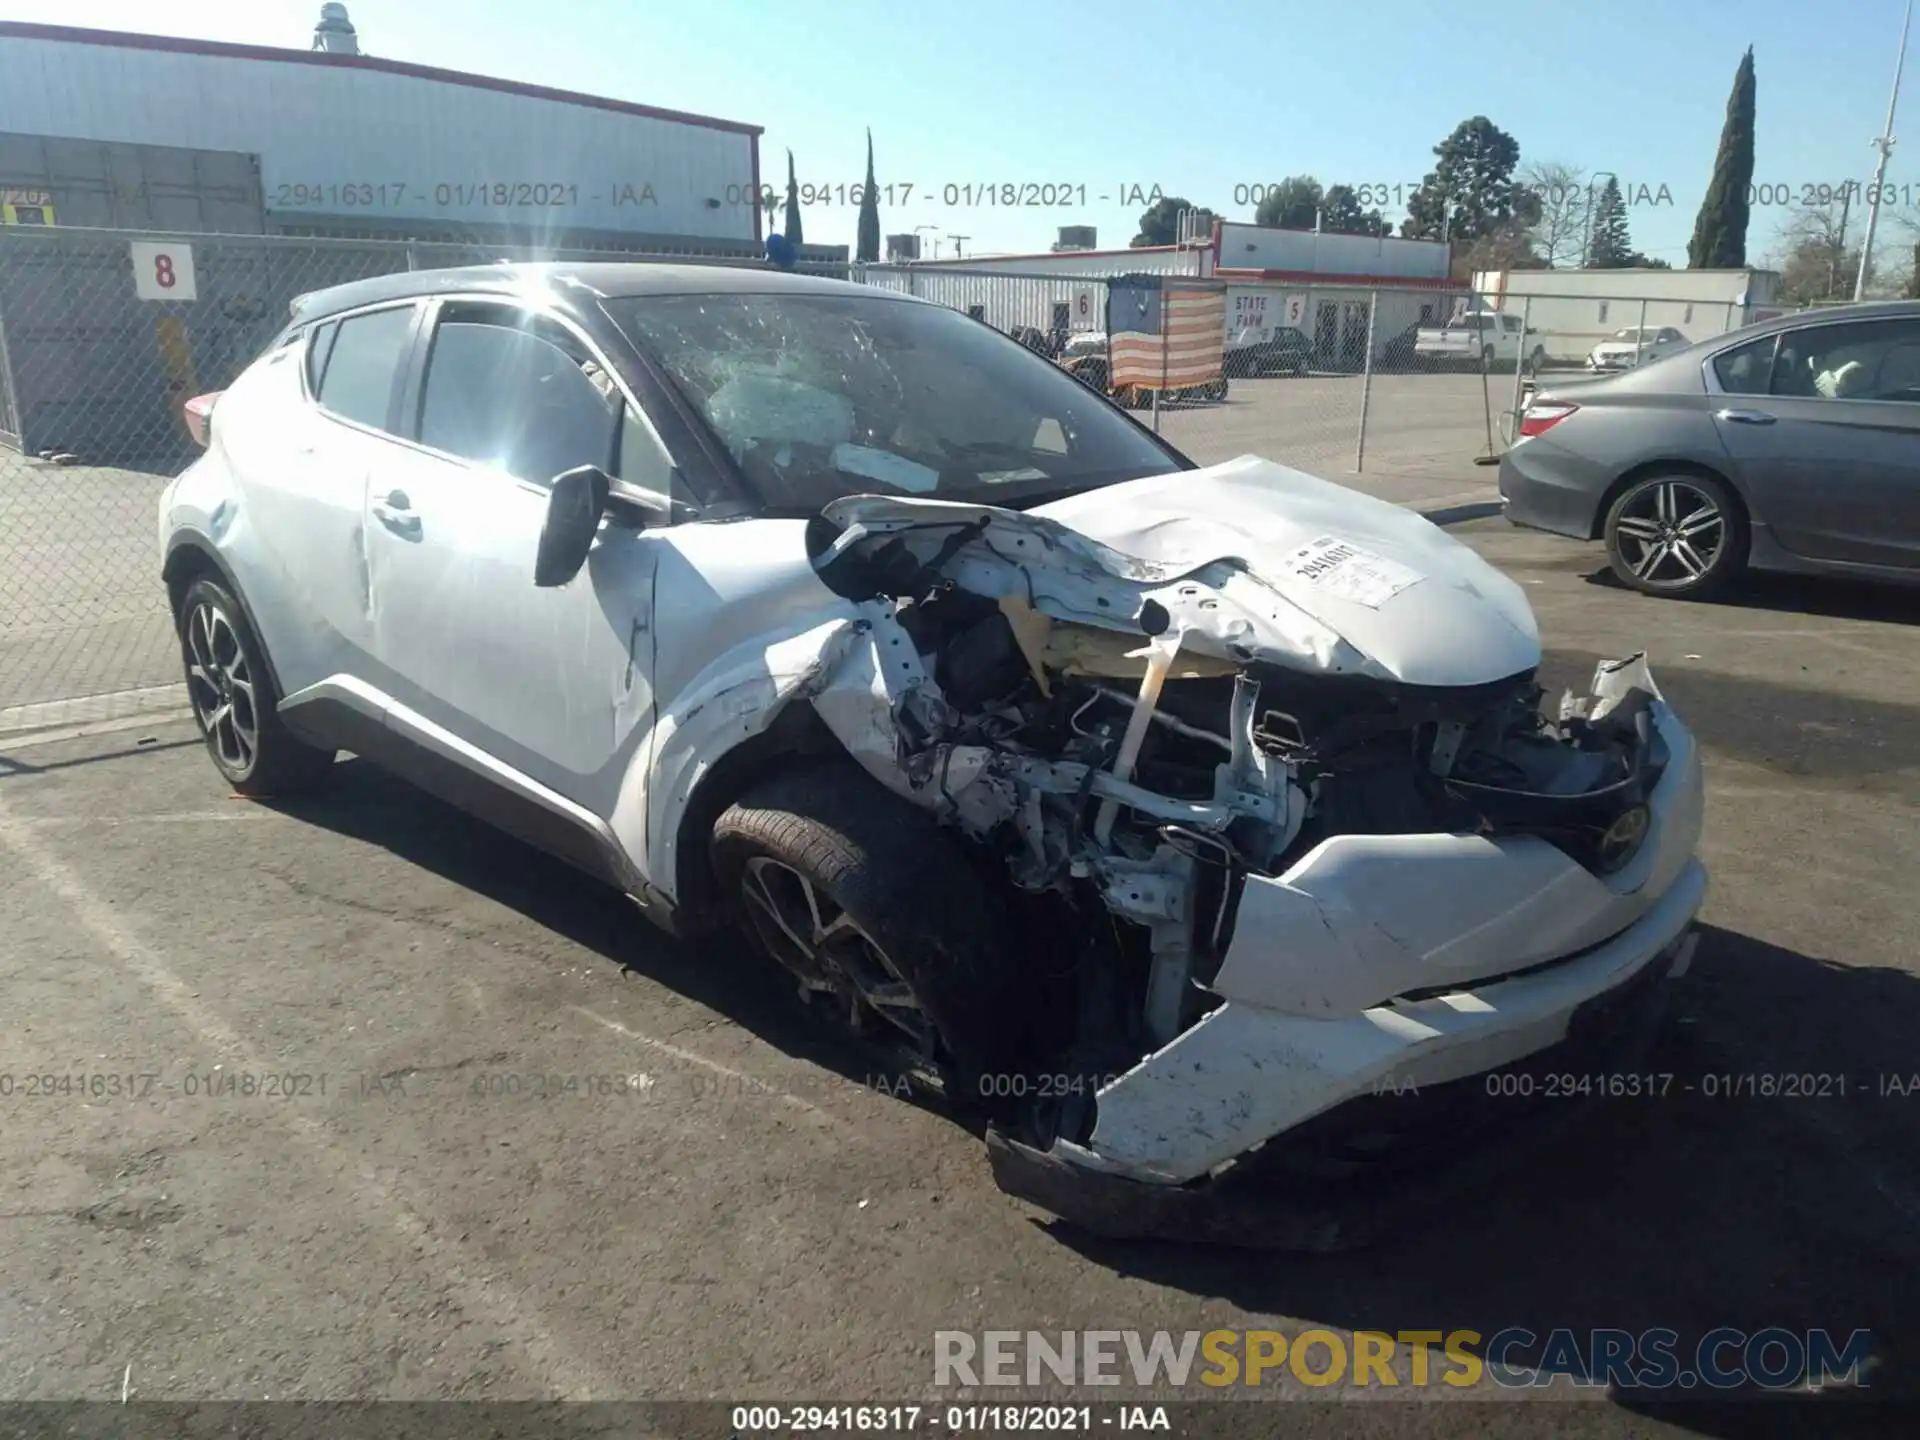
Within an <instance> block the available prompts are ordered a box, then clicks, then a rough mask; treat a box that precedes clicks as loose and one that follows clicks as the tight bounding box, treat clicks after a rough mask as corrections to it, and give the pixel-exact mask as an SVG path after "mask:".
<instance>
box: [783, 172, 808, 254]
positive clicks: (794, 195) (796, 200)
mask: <svg viewBox="0 0 1920 1440" xmlns="http://www.w3.org/2000/svg"><path fill="white" fill-rule="evenodd" d="M805 239H806V235H805V234H804V233H803V232H802V230H801V228H800V182H799V181H798V180H796V179H794V176H793V152H792V151H791V150H789V151H787V243H788V244H789V245H799V244H801V243H802V242H803V241H804V240H805Z"/></svg>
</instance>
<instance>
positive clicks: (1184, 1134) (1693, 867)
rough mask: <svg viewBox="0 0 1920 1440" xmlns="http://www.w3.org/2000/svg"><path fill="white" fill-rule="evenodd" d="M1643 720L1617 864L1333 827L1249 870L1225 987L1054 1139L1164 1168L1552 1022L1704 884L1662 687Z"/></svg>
mask: <svg viewBox="0 0 1920 1440" xmlns="http://www.w3.org/2000/svg"><path fill="white" fill-rule="evenodd" d="M1656 728H1657V730H1658V733H1659V735H1660V738H1661V740H1662V742H1663V743H1664V744H1665V746H1666V749H1667V765H1666V769H1665V771H1664V773H1663V774H1662V775H1661V778H1660V782H1659V784H1658V785H1657V786H1656V788H1655V790H1654V793H1653V795H1652V796H1651V797H1650V799H1649V803H1648V808H1649V810H1650V811H1651V812H1652V825H1651V827H1650V829H1649V832H1648V835H1647V837H1646V840H1645V841H1644V842H1643V844H1642V846H1641V848H1640V851H1639V852H1638V854H1637V855H1636V856H1635V858H1634V860H1633V861H1632V862H1631V863H1630V864H1629V865H1628V866H1627V867H1626V868H1625V869H1624V870H1622V871H1621V872H1619V873H1618V874H1615V875H1611V876H1607V877H1605V878H1602V877H1600V876H1596V875H1594V874H1592V873H1591V872H1589V871H1587V870H1585V869H1583V868H1582V867H1581V866H1579V865H1578V864H1576V863H1575V862H1574V861H1573V860H1571V859H1569V858H1568V857H1566V856H1565V855H1563V854H1562V853H1561V852H1560V851H1558V850H1556V849H1554V848H1553V847H1552V846H1551V845H1548V844H1547V843H1546V842H1545V841H1542V840H1537V839H1534V838H1533V837H1514V838H1511V839H1500V840H1494V839H1489V838H1487V837H1484V836H1465V835H1417V836H1338V837H1335V838H1334V839H1332V840H1329V841H1326V842H1324V843H1323V844H1321V845H1320V846H1317V847H1316V848H1315V849H1314V850H1313V851H1312V852H1310V853H1309V854H1308V855H1307V856H1305V857H1304V858H1303V859H1302V860H1301V861H1300V862H1299V863H1298V864H1296V865H1295V866H1294V867H1293V868H1292V869H1291V870H1289V871H1288V872H1287V873H1286V874H1285V875H1283V876H1280V877H1278V878H1277V879H1265V878H1262V877H1257V876H1256V877H1252V878H1250V879H1249V880H1248V883H1247V893H1246V896H1245V897H1244V899H1243V900H1242V903H1241V909H1240V915H1239V919H1238V921H1237V923H1236V928H1235V936H1234V941H1233V944H1232V946H1231V947H1230V948H1229V950H1228V953H1227V956H1226V959H1225V961H1224V962H1223V963H1222V965H1221V968H1220V971H1219V973H1218V975H1216V976H1215V978H1214V982H1213V985H1212V987H1211V988H1212V989H1213V990H1215V991H1216V992H1217V993H1218V994H1219V995H1221V996H1222V997H1223V998H1224V999H1225V1001H1226V1003H1225V1004H1223V1005H1221V1006H1220V1007H1219V1008H1218V1009H1216V1010H1214V1011H1213V1012H1212V1013H1211V1014H1209V1015H1208V1016H1207V1017H1206V1018H1205V1019H1203V1020H1202V1021H1201V1022H1200V1023H1199V1024H1197V1025H1195V1026H1194V1027H1193V1028H1192V1029H1190V1030H1188V1031H1186V1032H1185V1033H1183V1034H1182V1035H1180V1036H1179V1037H1178V1038H1176V1039H1175V1040H1173V1041H1172V1042H1171V1043H1169V1044H1168V1045H1167V1046H1165V1047H1164V1048H1163V1049H1161V1050H1159V1051H1157V1052H1155V1053H1154V1054H1152V1055H1150V1056H1148V1057H1147V1058H1146V1059H1145V1060H1143V1061H1141V1062H1140V1064H1138V1065H1136V1066H1135V1067H1134V1068H1133V1069H1131V1070H1129V1071H1128V1072H1127V1073H1126V1074H1124V1075H1122V1076H1120V1077H1119V1078H1118V1079H1116V1080H1114V1081H1113V1082H1112V1083H1111V1084H1109V1085H1108V1086H1107V1087H1106V1088H1104V1089H1103V1090H1102V1091H1101V1092H1100V1095H1099V1107H1098V1115H1097V1120H1096V1123H1095V1126H1094V1130H1093V1133H1092V1135H1091V1137H1090V1138H1089V1140H1088V1143H1087V1144H1086V1145H1084V1146H1083V1145H1075V1144H1072V1143H1070V1142H1067V1141H1059V1142H1056V1144H1055V1146H1054V1150H1053V1154H1054V1156H1055V1157H1056V1158H1058V1159H1060V1160H1063V1161H1065V1162H1067V1163H1069V1164H1073V1165H1078V1166H1080V1167H1082V1168H1084V1169H1088V1170H1094V1171H1101V1172H1106V1173H1110V1174H1117V1175H1124V1176H1128V1177H1130V1178H1132V1179H1136V1180H1145V1181H1157V1182H1161V1183H1174V1184H1178V1183H1182V1182H1185V1181H1188V1180H1192V1179H1196V1178H1198V1177H1199V1176H1202V1175H1205V1174H1207V1173H1208V1172H1209V1171H1211V1170H1213V1169H1215V1168H1216V1167H1218V1166H1219V1165H1221V1164H1223V1163H1225V1162H1226V1161H1228V1160H1231V1159H1233V1158H1234V1157H1235V1156H1237V1155H1240V1154H1242V1153H1244V1152H1245V1151H1247V1150H1249V1149H1251V1148H1252V1147H1254V1146H1256V1145H1259V1144H1260V1143H1262V1142H1263V1141H1266V1140H1268V1139H1271V1138H1272V1137H1273V1136H1275V1135H1278V1134H1280V1133H1281V1132H1283V1131H1285V1130H1288V1129H1290V1128H1292V1127H1293V1126H1295V1125H1298V1124H1300V1123H1301V1122H1302V1121H1305V1120H1307V1119H1310V1118H1311V1117H1313V1116H1315V1115H1318V1114H1321V1113H1323V1112H1325V1111H1327V1110H1330V1109H1332V1108H1333V1107H1334V1106H1336V1105H1339V1104H1342V1103H1343V1102H1345V1101H1348V1100H1354V1099H1358V1098H1360V1097H1362V1096H1365V1095H1370V1094H1377V1093H1382V1092H1385V1091H1388V1090H1396V1091H1397V1090H1404V1089H1405V1088H1406V1087H1408V1086H1416V1087H1424V1086H1429V1085H1438V1084H1442V1083H1445V1082H1446V1081H1449V1080H1458V1079H1461V1078H1463V1077H1466V1076H1470V1075H1475V1074H1478V1073H1481V1072H1483V1071H1487V1070H1492V1069H1496V1068H1498V1067H1500V1066H1503V1065H1507V1064H1511V1063H1512V1062H1514V1061H1516V1060H1519V1059H1521V1058H1522V1057H1524V1056H1527V1055H1530V1054H1533V1053H1534V1052H1536V1051H1538V1050H1542V1049H1545V1048H1546V1047H1548V1046H1550V1045H1553V1044H1556V1043H1557V1042H1559V1041H1560V1040H1562V1039H1564V1038H1565V1037H1566V1034H1567V1026H1568V1022H1569V1021H1570V1020H1571V1018H1572V1016H1573V1014H1574V1012H1575V1011H1576V1010H1577V1009H1579V1008H1580V1007H1581V1006H1582V1005H1584V1004H1586V1003H1587V1002H1588V1001H1591V1000H1594V999H1597V998H1598V997H1600V996H1602V995H1605V994H1606V993H1608V992H1609V991H1611V990H1613V989H1615V988H1616V987H1618V986H1620V985H1623V984H1625V983H1626V982H1627V981H1629V980H1631V979H1632V978H1633V977H1634V976H1635V975H1636V974H1638V973H1639V972H1640V971H1641V970H1643V969H1644V968H1645V967H1646V966H1647V965H1649V964H1650V963H1652V962H1653V961H1654V960H1655V959H1657V958H1658V957H1659V956H1661V955H1662V954H1664V953H1666V952H1668V951H1670V950H1672V949H1674V948H1675V947H1676V946H1677V945H1678V944H1679V943H1680V941H1681V940H1682V939H1683V937H1684V936H1685V935H1686V933H1687V930H1688V928H1689V926H1690V925H1691V923H1692V921H1693V917H1694V915H1695V913H1696V912H1697V911H1698V910H1699V908H1700V904H1701V901H1702V900H1703V899H1704V898H1705V895H1706V888H1707V876H1706V871H1705V869H1704V868H1703V867H1702V866H1701V864H1700V863H1699V861H1698V860H1697V859H1696V858H1694V850H1695V847H1696V845H1697V844H1698V841H1699V836H1700V827H1701V819H1702V810H1703V806H1702V791H1703V786H1702V781H1701V774H1700V762H1699V756H1698V753H1697V750H1696V747H1695V744H1694V741H1693V738H1692V736H1691V735H1690V734H1689V733H1688V731H1687V730H1686V727H1685V726H1684V725H1682V724H1681V723H1680V722H1679V720H1678V719H1677V718H1676V717H1674V715H1673V714H1672V712H1671V711H1669V710H1668V709H1667V708H1666V707H1665V706H1664V705H1660V706H1659V707H1658V710H1657V714H1656ZM1561 956H1571V957H1573V958H1570V959H1565V960H1561V959H1559V957H1561ZM1534 967H1540V968H1534ZM1529 970H1530V971H1531V973H1522V974H1516V973H1515V972H1519V971H1529ZM1502 976H1505V977H1508V978H1498V977H1502ZM1436 990H1437V991H1439V992H1440V993H1436V994H1432V996H1431V998H1428V999H1422V1000H1415V1001H1408V1000H1404V999H1397V998H1395V997H1401V996H1405V995H1407V994H1409V993H1415V992H1429V993H1430V992H1435V991H1436Z"/></svg>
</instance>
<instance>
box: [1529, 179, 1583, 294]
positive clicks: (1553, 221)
mask: <svg viewBox="0 0 1920 1440" xmlns="http://www.w3.org/2000/svg"><path fill="white" fill-rule="evenodd" d="M1516 188H1517V189H1520V190H1524V191H1526V192H1527V193H1528V194H1529V195H1531V196H1532V197H1533V201H1534V204H1535V205H1536V206H1537V207H1538V208H1537V214H1538V216H1539V218H1538V219H1536V220H1535V221H1534V222H1533V223H1532V224H1531V225H1530V226H1528V227H1527V238H1528V239H1529V240H1530V241H1531V242H1532V243H1533V251H1534V253H1535V254H1536V255H1538V256H1539V257H1540V259H1541V260H1542V261H1543V262H1545V263H1546V265H1547V266H1548V267H1549V268H1553V269H1558V268H1560V267H1561V266H1578V265H1581V264H1583V263H1584V258H1585V257H1584V256H1583V255H1582V253H1581V251H1582V247H1583V245H1584V244H1585V242H1586V231H1587V208H1588V206H1589V205H1590V204H1591V203H1592V196H1591V195H1590V194H1589V190H1588V185H1587V172H1586V171H1585V170H1583V169H1582V168H1581V167H1580V166H1578V165H1569V164H1567V163H1566V162H1564V161H1560V160H1534V161H1531V162H1529V163H1528V164H1527V165H1526V166H1524V167H1523V168H1522V169H1521V171H1520V176H1519V183H1518V185H1517V186H1516Z"/></svg>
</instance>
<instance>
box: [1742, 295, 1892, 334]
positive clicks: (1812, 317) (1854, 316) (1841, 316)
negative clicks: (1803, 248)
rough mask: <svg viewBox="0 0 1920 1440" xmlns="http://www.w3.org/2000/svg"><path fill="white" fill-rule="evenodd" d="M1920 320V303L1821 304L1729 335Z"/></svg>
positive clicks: (1876, 301)
mask: <svg viewBox="0 0 1920 1440" xmlns="http://www.w3.org/2000/svg"><path fill="white" fill-rule="evenodd" d="M1913 319H1920V300H1862V301H1860V302H1858V303H1857V304H1854V303H1850V304H1846V305H1820V306H1816V307H1815V308H1814V309H1811V310H1795V311H1792V312H1790V313H1788V314H1785V315H1775V316H1774V317H1773V318H1772V319H1769V320H1760V321H1757V322H1755V323H1754V324H1752V325H1747V326H1743V327H1742V328H1741V329H1739V330H1729V331H1728V332H1727V334H1728V335H1746V334H1749V333H1750V334H1752V335H1760V334H1769V335H1770V334H1773V333H1775V332H1776V331H1780V330H1792V329H1794V328H1795V327H1796V326H1800V325H1815V324H1827V323H1831V322H1833V321H1836V320H1841V321H1847V320H1913Z"/></svg>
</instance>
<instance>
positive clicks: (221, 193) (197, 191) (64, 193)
mask: <svg viewBox="0 0 1920 1440" xmlns="http://www.w3.org/2000/svg"><path fill="white" fill-rule="evenodd" d="M9 108H10V107H8V106H7V105H6V102H5V101H4V100H0V113H5V112H6V111H7V110H8V109H9ZM6 190H33V191H41V192H43V193H45V194H46V195H47V197H48V199H49V205H48V207H47V208H49V209H50V210H51V211H52V212H53V213H52V216H51V218H50V222H49V223H52V224H55V225H65V226H76V225H79V226H90V227H106V228H113V229H124V230H207V231H215V232H218V233H221V234H225V235H258V234H259V233H260V232H261V231H262V230H264V229H265V228H266V214H265V210H264V207H263V205H262V202H261V194H260V163H259V160H258V159H257V157H255V156H253V155H250V154H245V153H242V152H239V151H232V150H187V149H181V148H179V147H177V146H171V145H133V144H121V143H114V142H109V141H100V140H70V139H62V138H59V137H56V136H48V135H28V134H20V133H18V132H13V131H0V191H6Z"/></svg>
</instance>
